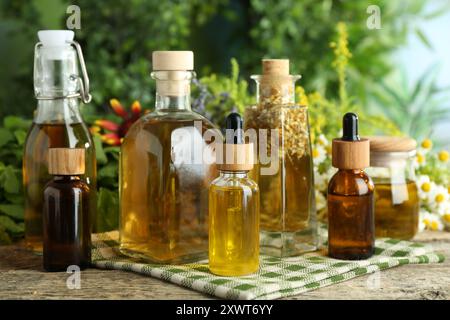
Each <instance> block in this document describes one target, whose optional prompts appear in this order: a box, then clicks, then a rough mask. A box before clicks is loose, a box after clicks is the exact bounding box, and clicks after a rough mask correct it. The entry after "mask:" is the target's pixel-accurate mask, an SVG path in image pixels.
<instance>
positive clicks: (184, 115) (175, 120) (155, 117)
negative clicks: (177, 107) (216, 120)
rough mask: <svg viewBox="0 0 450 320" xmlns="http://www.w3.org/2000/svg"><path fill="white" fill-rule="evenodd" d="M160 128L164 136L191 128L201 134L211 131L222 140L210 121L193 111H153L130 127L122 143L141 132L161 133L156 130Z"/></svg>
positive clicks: (218, 131) (220, 134)
mask: <svg viewBox="0 0 450 320" xmlns="http://www.w3.org/2000/svg"><path fill="white" fill-rule="evenodd" d="M162 127H164V132H165V133H166V134H167V132H170V131H174V130H176V129H179V128H181V127H185V128H186V127H193V128H197V129H198V130H199V131H201V132H202V134H204V133H205V132H206V131H211V133H212V134H213V135H214V136H216V137H219V138H223V136H222V133H221V132H220V130H219V129H218V128H217V127H216V126H215V125H214V124H213V123H212V122H211V121H209V120H208V119H207V118H205V117H203V116H202V115H200V114H198V113H195V112H193V111H172V112H162V111H153V112H150V113H148V114H146V115H144V116H142V117H141V118H139V119H138V120H137V121H136V122H135V123H134V124H133V125H132V126H131V127H130V129H129V130H128V132H127V134H126V136H125V139H124V143H126V142H127V140H128V138H130V137H133V138H134V137H136V136H138V135H139V134H140V133H141V132H142V133H144V134H146V133H147V132H156V131H161V130H160V129H158V128H162Z"/></svg>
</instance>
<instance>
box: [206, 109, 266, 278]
mask: <svg viewBox="0 0 450 320" xmlns="http://www.w3.org/2000/svg"><path fill="white" fill-rule="evenodd" d="M226 128H227V134H226V143H225V144H223V145H218V146H217V147H216V152H217V157H216V159H217V167H218V169H219V171H220V176H219V177H218V178H217V179H215V180H214V181H213V182H211V185H210V187H209V269H210V271H211V272H212V273H214V274H217V275H220V276H243V275H247V274H251V273H254V272H256V271H258V269H259V189H258V185H257V184H256V182H254V181H253V180H251V179H250V178H248V176H247V173H248V171H250V170H251V169H252V168H253V152H254V151H253V144H251V143H249V144H246V143H244V139H243V135H242V118H241V116H240V115H239V114H237V113H231V114H230V115H229V116H228V117H227V119H226Z"/></svg>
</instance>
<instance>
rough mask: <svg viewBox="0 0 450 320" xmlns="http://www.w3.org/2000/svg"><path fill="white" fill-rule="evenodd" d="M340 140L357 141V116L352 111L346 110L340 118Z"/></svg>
mask: <svg viewBox="0 0 450 320" xmlns="http://www.w3.org/2000/svg"><path fill="white" fill-rule="evenodd" d="M342 131H343V134H342V138H341V139H342V140H344V141H358V140H360V139H359V135H358V116H357V115H356V114H355V113H353V112H348V113H346V114H345V115H344V117H343V118H342Z"/></svg>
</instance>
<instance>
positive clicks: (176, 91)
mask: <svg viewBox="0 0 450 320" xmlns="http://www.w3.org/2000/svg"><path fill="white" fill-rule="evenodd" d="M193 77H195V73H194V72H193V71H155V72H152V78H153V79H155V80H156V99H155V108H156V110H165V111H190V110H191V80H192V78H193Z"/></svg>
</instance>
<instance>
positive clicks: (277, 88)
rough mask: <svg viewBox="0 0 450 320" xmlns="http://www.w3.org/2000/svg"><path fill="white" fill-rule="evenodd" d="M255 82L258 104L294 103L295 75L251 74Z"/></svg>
mask: <svg viewBox="0 0 450 320" xmlns="http://www.w3.org/2000/svg"><path fill="white" fill-rule="evenodd" d="M251 78H252V79H253V80H255V82H256V99H257V101H258V104H260V105H281V104H294V103H295V82H296V81H297V80H298V79H300V76H297V75H287V76H267V75H253V76H251Z"/></svg>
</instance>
